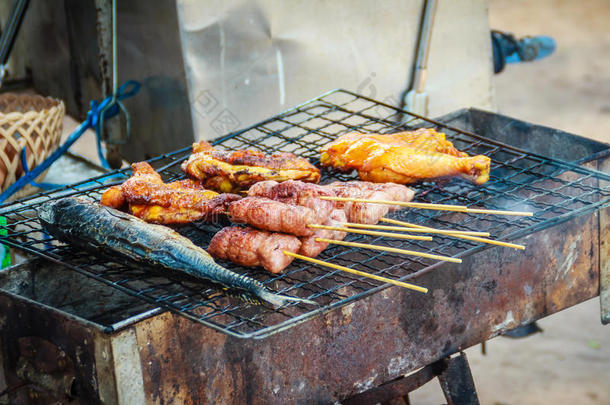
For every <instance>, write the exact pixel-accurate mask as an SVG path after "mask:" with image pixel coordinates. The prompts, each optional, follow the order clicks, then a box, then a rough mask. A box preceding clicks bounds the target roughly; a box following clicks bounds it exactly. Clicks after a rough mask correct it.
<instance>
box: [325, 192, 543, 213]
mask: <svg viewBox="0 0 610 405" xmlns="http://www.w3.org/2000/svg"><path fill="white" fill-rule="evenodd" d="M318 198H319V199H321V200H329V201H346V202H359V203H369V204H389V205H399V206H401V207H410V208H420V209H425V210H438V211H457V212H465V213H469V214H494V215H517V216H524V217H531V216H532V215H534V213H533V212H526V211H503V210H486V209H481V208H468V207H466V206H464V205H446V204H430V203H415V202H406V201H391V200H368V199H366V198H349V197H331V196H322V197H318Z"/></svg>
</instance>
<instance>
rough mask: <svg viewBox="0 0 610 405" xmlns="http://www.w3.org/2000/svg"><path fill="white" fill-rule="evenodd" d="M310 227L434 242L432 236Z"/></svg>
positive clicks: (318, 226)
mask: <svg viewBox="0 0 610 405" xmlns="http://www.w3.org/2000/svg"><path fill="white" fill-rule="evenodd" d="M308 226H309V227H310V228H316V229H329V230H331V231H341V232H350V233H358V234H361V235H372V236H386V237H390V238H398V239H411V240H425V241H431V240H432V237H430V236H419V235H405V234H400V233H392V232H376V231H364V230H360V229H350V228H343V227H339V226H328V225H316V224H309V225H308Z"/></svg>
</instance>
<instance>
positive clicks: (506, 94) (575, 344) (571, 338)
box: [410, 0, 610, 405]
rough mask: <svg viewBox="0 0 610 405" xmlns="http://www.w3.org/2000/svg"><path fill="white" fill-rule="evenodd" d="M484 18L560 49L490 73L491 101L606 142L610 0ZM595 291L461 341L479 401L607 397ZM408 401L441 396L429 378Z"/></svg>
mask: <svg viewBox="0 0 610 405" xmlns="http://www.w3.org/2000/svg"><path fill="white" fill-rule="evenodd" d="M489 15H490V26H491V27H492V28H493V29H498V30H502V31H508V32H512V33H514V34H515V35H516V36H518V37H521V36H524V35H550V36H552V37H553V38H555V40H556V41H557V44H558V48H557V51H556V52H555V53H554V54H553V55H552V56H550V57H549V58H547V59H543V60H540V61H537V62H534V63H529V64H519V65H508V66H507V67H506V69H505V70H504V72H502V73H500V74H498V75H496V76H495V91H496V100H497V105H498V111H499V112H500V113H502V114H506V115H509V116H513V117H516V118H520V119H523V120H526V121H530V122H534V123H537V124H542V125H548V126H551V127H554V128H559V129H562V130H565V131H568V132H572V133H575V134H578V135H582V136H586V137H589V138H592V139H596V140H598V141H602V142H608V143H610V2H609V1H604V0H588V1H583V2H577V1H560V0H543V1H537V2H532V1H509V0H491V1H490V2H489ZM599 315H600V313H599V299H593V300H590V301H588V302H586V303H583V304H580V305H577V306H575V307H572V308H570V309H568V310H565V311H562V312H560V313H558V314H555V315H553V316H550V317H547V318H545V319H542V320H541V321H540V322H539V325H540V327H541V328H542V329H543V330H544V332H543V333H539V334H536V335H533V336H530V337H527V338H523V339H518V340H515V339H508V338H505V337H499V338H495V339H493V340H491V341H489V342H487V355H486V356H483V355H482V354H481V349H480V347H472V348H470V349H468V350H467V351H466V353H467V355H468V358H469V361H470V365H471V368H472V374H473V377H474V380H475V385H476V386H477V389H478V393H479V399H480V401H481V403H482V404H494V405H495V404H498V405H499V404H503V405H505V404H506V405H507V404H532V405H533V404H555V405H561V404H566V405H567V404H591V405H593V404H596V405H598V404H599V405H601V404H610V326H602V325H601V323H600V320H599V319H600V318H599ZM410 400H411V404H439V403H445V402H446V401H445V399H444V398H443V396H442V393H441V391H440V388H439V387H438V384H437V383H436V382H431V383H429V384H427V385H425V386H424V387H422V388H421V389H419V390H417V391H415V392H414V393H412V394H411V396H410Z"/></svg>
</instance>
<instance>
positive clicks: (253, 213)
mask: <svg viewBox="0 0 610 405" xmlns="http://www.w3.org/2000/svg"><path fill="white" fill-rule="evenodd" d="M229 216H230V217H231V220H232V221H233V222H236V223H242V224H248V225H251V226H253V227H255V228H258V229H263V230H266V231H272V232H282V233H289V234H292V235H296V236H309V235H311V234H312V233H313V232H314V230H313V228H309V227H308V226H307V225H308V224H316V223H318V222H317V221H318V216H317V215H316V212H315V211H314V210H312V209H311V208H307V207H302V206H300V205H292V204H285V203H283V202H280V201H274V200H270V199H268V198H262V197H246V198H242V199H241V200H239V201H234V202H232V203H231V204H230V205H229ZM326 219H327V218H324V221H326Z"/></svg>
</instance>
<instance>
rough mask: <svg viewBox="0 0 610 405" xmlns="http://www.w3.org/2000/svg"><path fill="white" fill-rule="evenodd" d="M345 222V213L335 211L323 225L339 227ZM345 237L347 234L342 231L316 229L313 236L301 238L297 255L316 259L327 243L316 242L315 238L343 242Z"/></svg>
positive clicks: (338, 210)
mask: <svg viewBox="0 0 610 405" xmlns="http://www.w3.org/2000/svg"><path fill="white" fill-rule="evenodd" d="M345 222H347V216H346V215H345V212H344V211H343V210H340V209H336V210H334V211H333V212H332V213H331V214H330V218H328V220H327V221H326V222H325V223H324V225H326V226H335V227H341V226H343V224H344V223H345ZM346 235H347V233H346V232H342V231H332V230H329V229H316V231H315V232H314V233H313V235H311V236H305V237H302V238H301V249H299V254H302V255H304V256H309V257H316V256H317V255H319V254H320V253H322V251H323V250H324V249H326V248H327V247H328V243H324V242H316V238H322V239H335V240H343V239H345V236H346Z"/></svg>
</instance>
